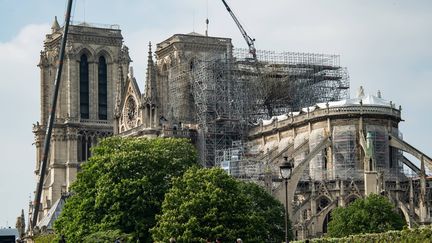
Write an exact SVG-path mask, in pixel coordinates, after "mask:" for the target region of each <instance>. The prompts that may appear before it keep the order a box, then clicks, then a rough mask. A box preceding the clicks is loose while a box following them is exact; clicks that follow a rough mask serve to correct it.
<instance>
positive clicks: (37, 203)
mask: <svg viewBox="0 0 432 243" xmlns="http://www.w3.org/2000/svg"><path fill="white" fill-rule="evenodd" d="M72 1H73V0H68V5H67V9H66V16H65V25H64V30H63V37H62V41H61V46H60V55H59V60H58V67H57V73H56V76H55V80H54V91H53V96H52V102H51V104H52V105H51V111H50V114H49V117H48V124H47V129H46V133H45V141H44V149H43V155H42V161H41V165H40V170H39V182H38V184H37V187H36V193H35V200H34V208H33V218H32V220H31V228H32V229H33V228H34V227H35V226H36V224H37V221H38V215H39V209H40V204H41V203H40V201H41V195H42V188H43V184H44V180H45V173H46V167H47V163H48V153H49V149H50V142H51V134H52V129H53V127H54V117H55V112H56V106H57V97H58V93H59V87H60V81H61V75H62V70H63V60H64V56H65V50H66V42H67V36H68V30H69V23H70V17H71V10H72Z"/></svg>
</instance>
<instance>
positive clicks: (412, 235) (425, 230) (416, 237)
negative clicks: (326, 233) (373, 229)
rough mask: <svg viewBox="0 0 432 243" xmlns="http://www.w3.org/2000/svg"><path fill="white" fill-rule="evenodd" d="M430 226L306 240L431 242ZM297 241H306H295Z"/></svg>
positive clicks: (330, 241)
mask: <svg viewBox="0 0 432 243" xmlns="http://www.w3.org/2000/svg"><path fill="white" fill-rule="evenodd" d="M431 241H432V226H424V227H419V228H414V229H404V230H399V231H388V232H385V233H373V234H359V235H350V236H347V237H343V238H326V237H324V238H317V239H310V240H308V241H307V242H316V243H334V242H337V243H345V242H365V243H366V242H368V243H369V242H379V243H381V242H383V243H384V242H431ZM296 242H298V243H301V242H306V240H304V241H296Z"/></svg>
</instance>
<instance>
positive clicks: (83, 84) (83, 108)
mask: <svg viewBox="0 0 432 243" xmlns="http://www.w3.org/2000/svg"><path fill="white" fill-rule="evenodd" d="M79 66H80V69H79V72H80V116H81V118H82V119H89V113H90V111H89V65H88V60H87V56H86V55H85V54H83V55H82V56H81V59H80V65H79Z"/></svg>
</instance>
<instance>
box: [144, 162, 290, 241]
mask: <svg viewBox="0 0 432 243" xmlns="http://www.w3.org/2000/svg"><path fill="white" fill-rule="evenodd" d="M151 232H152V235H153V239H154V240H155V241H156V242H167V241H168V240H169V238H170V237H175V238H176V239H177V241H178V242H200V241H201V242H202V241H204V240H205V239H206V238H208V237H210V238H212V239H213V240H214V239H215V238H216V237H222V238H223V239H224V241H227V242H229V241H234V240H235V239H236V238H238V237H240V238H242V239H243V240H244V241H245V242H281V241H282V239H283V237H284V208H283V206H282V205H281V203H279V202H278V201H277V200H276V199H274V198H273V197H272V196H271V195H269V194H268V193H267V192H266V191H264V190H263V189H262V188H261V187H259V186H258V185H256V184H252V183H244V182H241V181H237V180H236V179H234V178H233V177H231V176H229V175H228V174H227V173H225V171H223V170H222V169H219V168H212V169H204V168H201V169H200V168H197V167H194V168H191V169H189V170H188V171H187V172H186V173H185V174H184V175H183V177H181V178H177V179H175V180H174V182H173V187H172V188H171V189H170V190H169V191H168V192H167V194H166V195H165V200H164V202H163V205H162V214H161V215H158V216H157V225H156V226H155V227H154V228H153V229H152V230H151Z"/></svg>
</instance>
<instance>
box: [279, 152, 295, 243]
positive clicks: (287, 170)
mask: <svg viewBox="0 0 432 243" xmlns="http://www.w3.org/2000/svg"><path fill="white" fill-rule="evenodd" d="M293 167H294V163H293V161H292V160H290V161H288V157H287V156H285V157H284V161H283V162H282V164H281V165H280V166H279V169H280V174H281V177H282V179H284V181H285V242H286V243H288V242H289V239H288V180H289V179H290V178H291V173H292V169H293Z"/></svg>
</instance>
